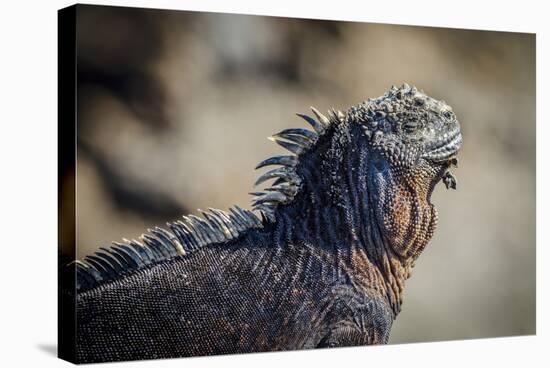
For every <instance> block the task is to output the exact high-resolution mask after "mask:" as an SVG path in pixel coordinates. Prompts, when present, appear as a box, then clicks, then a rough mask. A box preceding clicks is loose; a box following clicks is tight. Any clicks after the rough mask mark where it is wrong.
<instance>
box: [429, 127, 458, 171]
mask: <svg viewBox="0 0 550 368" xmlns="http://www.w3.org/2000/svg"><path fill="white" fill-rule="evenodd" d="M461 146H462V134H460V130H458V129H457V130H455V131H452V132H450V133H445V134H443V136H442V137H441V138H439V139H438V140H437V141H435V142H433V143H431V144H428V145H427V146H426V150H427V152H426V153H425V154H424V155H423V156H422V157H423V158H425V159H427V160H430V161H433V162H447V161H450V160H452V159H454V160H456V153H457V152H458V150H459V149H460V147H461ZM455 164H456V162H455Z"/></svg>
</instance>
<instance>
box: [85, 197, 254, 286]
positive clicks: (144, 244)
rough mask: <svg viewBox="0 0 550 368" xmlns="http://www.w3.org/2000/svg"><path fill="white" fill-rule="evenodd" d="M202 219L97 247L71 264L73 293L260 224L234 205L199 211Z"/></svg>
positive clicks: (186, 220) (189, 219)
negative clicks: (106, 246) (74, 285)
mask: <svg viewBox="0 0 550 368" xmlns="http://www.w3.org/2000/svg"><path fill="white" fill-rule="evenodd" d="M199 211H200V212H201V213H202V215H203V217H202V218H201V217H198V216H195V215H189V216H183V219H182V220H178V221H175V222H172V223H167V225H168V227H169V228H170V231H168V230H166V229H163V228H161V227H155V228H154V229H149V230H148V233H146V234H143V235H142V236H141V237H140V241H138V240H128V239H123V240H124V242H122V243H118V242H113V246H111V247H109V248H104V247H101V248H100V250H99V251H97V252H96V253H95V254H93V255H89V256H86V257H85V258H84V259H83V260H82V261H80V260H77V261H75V264H76V272H77V290H79V291H82V290H86V289H90V288H93V287H96V286H99V285H101V284H102V283H103V282H106V281H110V280H113V279H115V278H118V277H119V276H121V275H123V274H127V273H129V272H132V271H135V270H139V269H141V268H144V267H147V266H150V265H154V264H157V263H159V262H162V261H166V260H170V259H173V258H176V257H179V256H184V255H186V254H187V253H189V252H192V251H193V250H196V249H199V248H201V247H204V246H206V245H208V244H215V243H221V242H225V241H229V240H232V239H235V238H237V237H238V236H239V235H240V234H242V233H243V232H244V231H246V230H247V229H251V228H260V227H262V222H261V221H260V219H259V218H258V217H257V216H256V215H254V213H252V212H251V211H248V210H245V209H242V208H240V207H239V206H235V207H234V208H230V209H229V212H225V211H222V210H218V209H214V208H209V209H208V211H201V210H199Z"/></svg>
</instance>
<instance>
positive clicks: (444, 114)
mask: <svg viewBox="0 0 550 368" xmlns="http://www.w3.org/2000/svg"><path fill="white" fill-rule="evenodd" d="M443 116H444V117H445V119H451V118H452V117H453V113H452V111H448V110H447V111H445V112H444V113H443Z"/></svg>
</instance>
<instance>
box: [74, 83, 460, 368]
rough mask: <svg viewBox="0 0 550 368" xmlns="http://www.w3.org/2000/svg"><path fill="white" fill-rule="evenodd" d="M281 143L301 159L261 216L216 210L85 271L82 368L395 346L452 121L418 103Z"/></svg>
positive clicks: (260, 207)
mask: <svg viewBox="0 0 550 368" xmlns="http://www.w3.org/2000/svg"><path fill="white" fill-rule="evenodd" d="M313 111H314V113H315V115H316V118H317V119H316V120H315V119H313V118H310V117H308V116H305V115H300V116H302V117H303V118H304V119H305V120H306V121H307V122H308V123H309V124H311V125H312V127H313V129H314V131H309V130H305V129H287V130H284V131H283V132H281V133H278V134H276V135H274V136H273V138H272V139H273V140H274V141H276V142H277V143H278V144H280V145H281V146H283V147H285V148H287V149H288V150H290V151H291V152H292V153H293V155H289V156H277V157H273V158H270V159H267V160H265V161H263V162H261V163H260V164H259V165H258V168H262V167H264V166H269V165H280V166H281V167H280V168H277V169H274V170H271V171H268V172H267V173H265V174H264V175H262V176H261V177H260V178H259V179H258V182H257V184H261V183H263V182H264V181H266V180H270V179H275V181H274V183H273V184H272V185H271V186H270V187H268V188H266V190H265V191H263V192H258V193H253V194H254V195H255V197H254V209H255V210H257V211H259V214H260V218H258V217H257V216H256V215H255V214H254V213H253V212H251V211H247V210H243V209H241V208H239V207H235V208H232V209H231V210H230V212H224V211H220V210H214V209H211V210H209V211H206V212H204V213H203V216H202V217H199V216H188V217H183V219H182V220H180V221H176V222H174V223H171V224H169V228H168V229H162V228H156V229H153V230H150V231H149V233H148V234H145V235H144V236H143V237H142V238H141V240H140V241H136V240H132V241H127V242H126V243H125V244H115V245H114V246H113V247H111V248H109V249H103V250H102V251H100V252H98V253H96V254H95V255H91V256H88V257H85V258H84V260H82V261H78V262H77V267H76V271H77V283H78V290H77V295H76V300H77V360H78V362H80V363H84V362H101V361H111V360H131V359H146V358H168V357H179V356H193V355H210V354H225V353H244V352H255V351H272V350H291V349H305V348H315V347H328V346H350V345H363V344H379V343H386V342H387V341H388V338H389V332H390V328H391V325H392V322H393V320H394V319H395V317H396V316H397V314H398V313H399V310H400V308H401V295H402V291H403V287H404V281H405V279H407V278H408V277H409V275H410V271H411V269H412V267H413V265H414V260H415V259H416V258H417V257H418V255H419V254H420V252H421V251H422V250H423V249H424V247H425V246H426V244H427V242H428V241H429V239H430V238H431V236H432V235H433V231H434V229H435V225H436V222H437V214H436V211H435V208H434V207H433V205H432V204H431V203H430V196H431V193H432V191H433V189H434V187H435V185H436V184H437V183H438V182H439V181H440V180H443V182H444V183H445V185H446V186H447V187H453V188H454V187H456V181H455V179H454V177H453V176H452V174H451V173H450V172H449V171H448V169H449V166H450V165H452V164H456V157H455V156H456V153H457V151H458V149H459V147H460V145H461V141H462V138H461V135H460V127H459V124H458V122H457V120H456V118H455V116H454V114H453V113H452V111H451V109H450V107H449V106H448V105H446V104H445V103H444V102H440V101H437V100H434V99H432V98H430V97H428V96H426V95H425V94H424V93H423V92H420V91H418V90H417V89H416V88H414V87H412V88H411V87H409V86H408V85H403V86H402V87H400V88H396V87H392V88H391V89H390V90H389V91H388V92H387V93H386V94H384V95H383V96H381V97H379V98H377V99H371V100H369V101H367V102H364V103H362V104H359V105H357V106H354V107H352V108H350V109H349V110H348V111H347V112H345V113H342V112H338V111H334V110H333V111H332V112H331V113H330V117H329V118H327V117H325V116H324V115H322V114H320V113H319V112H318V111H317V110H315V109H313Z"/></svg>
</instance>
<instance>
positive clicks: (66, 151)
mask: <svg viewBox="0 0 550 368" xmlns="http://www.w3.org/2000/svg"><path fill="white" fill-rule="evenodd" d="M57 55H58V103H57V104H58V105H57V108H58V133H57V134H58V143H57V144H58V147H57V150H58V151H57V153H58V158H57V160H58V161H57V164H58V169H57V170H58V356H59V357H60V358H62V359H65V360H67V361H70V362H73V363H75V362H76V361H75V337H76V308H75V307H76V306H75V283H76V280H75V269H74V267H72V266H71V262H72V261H74V259H75V255H76V249H75V247H76V241H75V239H76V236H75V235H76V232H75V216H76V212H75V209H76V206H75V184H76V183H75V180H76V176H75V172H76V170H75V169H76V152H75V149H76V147H75V136H76V6H71V7H68V8H64V9H61V10H59V11H58V43H57Z"/></svg>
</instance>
